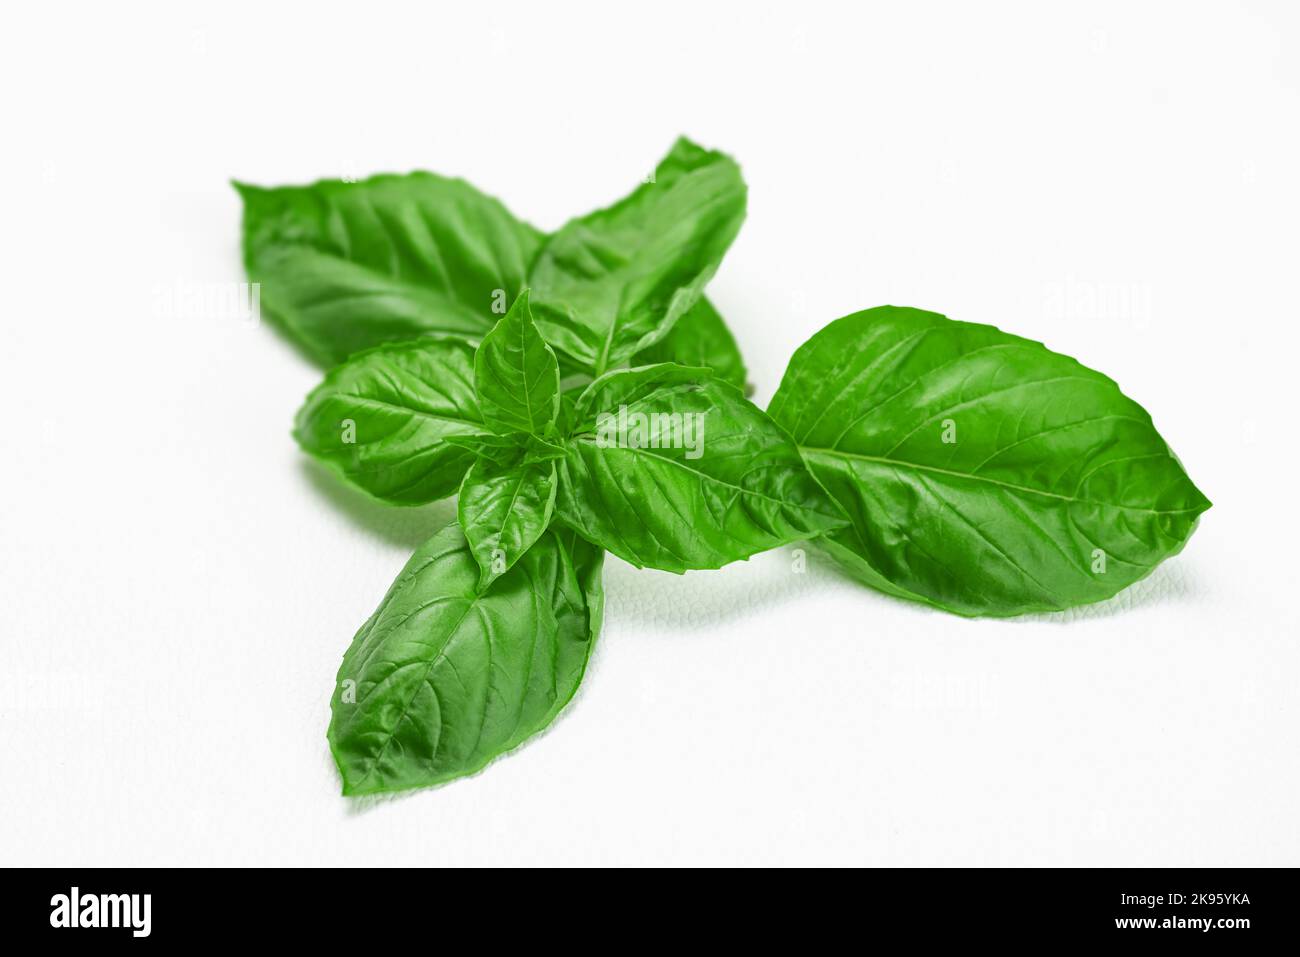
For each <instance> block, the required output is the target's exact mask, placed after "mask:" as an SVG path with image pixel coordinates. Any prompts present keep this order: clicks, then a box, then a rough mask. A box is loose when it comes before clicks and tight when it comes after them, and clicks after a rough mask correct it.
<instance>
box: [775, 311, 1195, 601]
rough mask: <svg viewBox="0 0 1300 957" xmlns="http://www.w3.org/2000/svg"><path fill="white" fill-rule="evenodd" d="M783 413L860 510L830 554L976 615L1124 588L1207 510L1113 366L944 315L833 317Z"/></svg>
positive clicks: (848, 507) (904, 590) (788, 390)
mask: <svg viewBox="0 0 1300 957" xmlns="http://www.w3.org/2000/svg"><path fill="white" fill-rule="evenodd" d="M769 411H770V413H771V415H772V417H773V418H774V419H775V420H776V421H777V422H778V423H780V424H781V425H782V426H784V427H785V429H786V430H787V431H789V433H790V434H791V435H792V436H793V437H794V439H795V441H796V442H798V443H799V446H800V448H801V451H802V452H803V455H804V458H805V459H806V460H807V462H808V464H809V466H810V467H811V468H812V471H813V473H814V474H815V475H816V476H817V478H818V479H819V480H820V481H821V483H822V484H823V485H824V486H825V487H826V489H827V490H828V491H829V492H830V493H831V495H832V496H834V498H835V500H836V501H837V502H839V504H840V505H841V506H842V507H843V508H844V510H845V511H846V512H847V513H848V514H849V516H850V518H851V519H852V526H851V527H850V528H847V529H844V530H841V531H837V532H834V533H833V534H832V535H830V536H829V537H828V542H829V545H830V548H831V551H832V553H834V554H835V555H836V556H837V557H839V558H840V559H842V560H843V561H844V562H845V563H846V565H847V566H848V567H849V569H850V570H851V571H853V572H854V573H856V574H857V575H858V576H859V577H860V578H861V579H862V580H863V581H865V582H867V583H868V584H871V585H873V586H875V587H878V588H882V589H883V590H885V591H888V592H889V593H891V594H895V595H899V596H902V597H909V598H914V599H917V600H920V601H924V602H929V603H931V604H933V605H936V606H938V607H940V608H944V609H947V610H949V611H954V612H957V613H959V614H963V615H1015V614H1020V613H1023V612H1031V611H1051V610H1058V609H1063V608H1069V607H1071V606H1074V605H1080V604H1084V603H1087V602H1095V601H1100V600H1102V599H1105V598H1109V597H1110V596H1112V595H1114V594H1115V593H1116V592H1118V591H1119V590H1120V589H1122V588H1125V587H1126V586H1128V585H1130V584H1132V583H1133V582H1135V581H1137V580H1138V579H1140V578H1142V577H1143V576H1144V575H1146V574H1148V573H1149V572H1150V571H1151V570H1152V569H1153V568H1155V567H1156V565H1158V564H1159V563H1160V562H1161V561H1163V560H1164V559H1165V558H1168V557H1169V556H1170V555H1173V554H1175V553H1176V552H1178V551H1179V550H1180V549H1181V548H1182V547H1183V545H1184V543H1185V542H1186V541H1187V539H1188V537H1189V536H1190V535H1191V533H1192V531H1193V529H1194V527H1195V524H1196V520H1197V516H1199V515H1200V514H1201V512H1203V511H1205V510H1206V509H1207V508H1209V507H1210V503H1209V502H1208V501H1207V500H1206V498H1205V496H1204V495H1202V494H1201V493H1200V491H1199V490H1198V489H1197V488H1196V486H1195V485H1193V484H1192V482H1191V480H1190V479H1189V478H1188V477H1187V474H1186V473H1185V472H1184V471H1183V468H1182V466H1181V465H1180V464H1179V462H1178V459H1177V458H1175V457H1174V455H1173V453H1172V452H1171V451H1170V450H1169V447H1168V446H1167V445H1166V444H1165V441H1164V439H1162V438H1161V437H1160V434H1159V433H1158V432H1156V430H1155V427H1154V426H1153V425H1152V423H1151V417H1150V416H1149V415H1148V414H1147V413H1146V411H1145V410H1143V408H1142V407H1141V406H1139V405H1138V404H1137V403H1136V402H1134V401H1133V400H1132V399H1129V398H1127V397H1126V396H1125V395H1124V394H1123V393H1121V392H1120V390H1119V387H1118V386H1117V385H1116V384H1115V383H1114V382H1113V381H1111V380H1110V379H1108V378H1107V377H1106V376H1104V375H1102V374H1101V373H1099V372H1094V371H1092V370H1091V369H1087V368H1085V367H1084V366H1082V365H1080V364H1079V363H1078V362H1076V361H1075V360H1074V359H1071V358H1068V357H1066V356H1062V355H1058V354H1057V353H1054V352H1051V351H1049V350H1048V349H1047V348H1045V347H1044V346H1043V345H1042V344H1040V343H1037V342H1032V341H1030V340H1028V339H1021V338H1019V337H1018V336H1013V335H1008V334H1007V333H1004V332H1000V331H999V330H997V329H995V328H993V327H992V326H983V325H973V324H970V323H964V322H954V321H952V320H949V319H946V318H945V317H943V316H940V315H938V314H936V313H932V312H922V311H920V310H917V309H902V308H896V307H893V306H884V307H881V308H879V309H868V310H866V311H865V312H859V313H854V314H853V315H850V316H845V317H844V318H843V319H839V320H837V321H835V322H833V323H831V324H830V325H829V326H827V327H826V328H825V329H823V330H822V331H821V332H819V333H817V335H815V336H813V337H812V339H810V340H809V341H808V342H807V343H805V344H804V345H803V346H801V347H800V348H799V350H798V351H797V352H796V353H795V355H794V358H793V359H792V360H791V362H790V367H789V369H788V370H787V371H786V374H785V378H784V379H783V380H782V382H781V387H780V388H779V389H778V390H777V393H776V396H775V397H774V398H773V400H772V404H771V407H770V409H769Z"/></svg>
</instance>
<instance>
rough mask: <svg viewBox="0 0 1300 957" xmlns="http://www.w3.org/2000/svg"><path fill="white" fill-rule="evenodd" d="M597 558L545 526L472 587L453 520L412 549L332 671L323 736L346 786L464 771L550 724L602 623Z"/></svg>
mask: <svg viewBox="0 0 1300 957" xmlns="http://www.w3.org/2000/svg"><path fill="white" fill-rule="evenodd" d="M601 558H602V556H601V552H600V550H599V549H596V548H593V547H591V546H590V545H588V544H587V543H586V542H583V541H582V540H581V539H578V538H577V537H576V536H574V535H572V533H567V532H566V533H558V534H557V533H556V532H547V533H546V534H544V535H543V536H542V537H541V538H540V539H538V541H537V543H536V544H535V545H534V546H533V547H532V548H531V549H529V550H528V552H527V554H525V555H524V556H523V557H522V558H521V559H520V560H519V562H518V563H517V564H516V565H515V567H514V568H512V569H511V570H510V571H508V572H507V573H506V574H505V575H503V576H501V578H499V579H498V580H497V581H496V582H494V583H493V584H492V586H491V587H490V588H488V589H487V590H486V591H485V592H483V593H481V594H480V593H479V592H478V579H479V568H478V565H477V563H476V562H475V561H474V557H473V556H472V555H471V554H470V550H469V546H468V545H467V544H466V541H465V536H464V535H463V534H462V533H461V530H460V528H459V526H457V525H454V524H453V525H449V526H448V527H447V528H445V529H444V530H443V531H441V532H439V533H438V534H437V535H435V536H434V537H433V538H431V539H430V540H429V541H428V542H426V543H425V544H424V545H423V546H421V547H420V549H419V550H418V551H416V553H415V554H414V555H412V556H411V560H410V561H409V562H408V563H407V565H406V568H405V569H403V570H402V573H401V575H399V576H398V579H397V581H396V582H394V583H393V586H392V588H391V589H389V592H388V595H387V596H386V597H385V598H384V600H383V602H382V603H381V604H380V606H379V608H378V610H377V611H376V612H375V613H374V614H373V615H372V616H371V617H370V620H369V621H367V622H366V624H365V625H363V626H362V628H361V630H360V631H359V632H357V635H356V637H355V638H353V640H352V646H351V647H350V648H349V649H348V651H347V654H346V655H345V656H344V658H343V665H342V667H341V668H340V669H339V673H338V683H337V687H336V689H335V692H334V696H333V699H332V701H331V707H332V710H333V720H331V722H330V727H329V742H330V750H331V751H332V752H333V754H334V760H335V762H336V763H337V764H338V768H339V772H340V773H341V774H342V776H343V793H344V794H349V795H358V794H372V793H376V792H380V791H400V790H404V789H407V788H417V787H425V786H428V785H432V784H439V783H441V782H444V781H449V780H452V779H453V778H458V777H461V776H463V775H466V774H472V773H473V772H475V771H477V770H479V769H480V768H482V767H483V766H484V765H485V764H487V763H488V762H489V761H491V760H492V759H493V758H495V757H497V756H498V755H500V754H502V753H504V752H506V751H508V750H510V749H511V748H514V747H516V746H517V745H519V744H520V743H521V742H523V741H524V740H525V739H527V738H529V737H531V736H532V735H534V734H536V733H537V732H538V731H541V730H542V729H543V728H545V727H546V726H547V725H548V724H550V723H551V721H552V720H553V719H554V718H555V716H556V714H557V713H559V711H560V709H561V708H563V707H564V705H565V704H567V703H568V701H569V699H570V698H572V697H573V693H574V691H576V690H577V687H578V683H579V682H580V681H581V680H582V674H583V671H584V670H585V669H586V666H587V659H588V657H589V656H590V654H591V649H592V646H593V645H594V643H595V640H596V634H597V632H598V631H599V629H600V618H601V610H602V607H603V595H602V590H601V584H600V574H601Z"/></svg>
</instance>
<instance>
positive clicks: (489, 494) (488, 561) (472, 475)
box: [457, 458, 555, 590]
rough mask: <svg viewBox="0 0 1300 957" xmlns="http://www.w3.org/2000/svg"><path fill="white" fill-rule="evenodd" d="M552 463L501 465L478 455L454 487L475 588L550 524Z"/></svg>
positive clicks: (508, 564)
mask: <svg viewBox="0 0 1300 957" xmlns="http://www.w3.org/2000/svg"><path fill="white" fill-rule="evenodd" d="M554 508H555V462H554V461H549V462H537V463H529V464H520V465H515V466H510V467H502V466H500V465H497V464H495V463H493V462H489V461H487V460H486V459H482V458H480V459H478V460H477V461H476V462H475V463H474V464H473V465H472V466H470V470H469V472H467V473H466V474H465V481H464V482H463V483H462V484H461V487H460V497H459V500H458V502H457V514H458V516H459V518H460V527H461V528H462V529H463V530H464V532H465V538H466V539H467V540H468V541H469V547H470V551H471V552H473V553H474V558H475V560H477V561H478V564H479V568H480V569H482V575H481V576H480V578H479V589H480V590H481V589H483V588H486V587H487V586H488V585H489V584H491V583H492V582H494V581H495V580H496V579H497V578H499V577H500V576H501V575H503V574H504V573H505V572H506V570H507V569H509V568H510V567H511V566H512V565H514V563H515V562H516V561H518V560H519V557H520V556H521V555H523V554H524V553H525V552H526V551H528V549H529V548H530V547H532V544H533V542H535V541H537V539H538V537H539V536H540V535H541V534H542V532H544V531H546V527H547V526H548V525H550V524H551V513H552V511H553V510H554Z"/></svg>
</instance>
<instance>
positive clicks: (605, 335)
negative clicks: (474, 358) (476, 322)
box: [528, 139, 745, 375]
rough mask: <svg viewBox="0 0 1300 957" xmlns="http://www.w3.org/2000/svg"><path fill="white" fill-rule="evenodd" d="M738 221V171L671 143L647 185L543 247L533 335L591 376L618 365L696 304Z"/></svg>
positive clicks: (536, 270) (741, 185) (723, 159)
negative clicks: (568, 357)
mask: <svg viewBox="0 0 1300 957" xmlns="http://www.w3.org/2000/svg"><path fill="white" fill-rule="evenodd" d="M744 218H745V182H744V180H743V179H742V178H741V175H740V167H738V166H737V165H736V163H735V162H734V161H733V160H732V159H731V158H730V157H728V156H725V155H723V154H722V153H717V152H712V151H709V150H704V149H701V148H700V147H699V146H696V145H695V144H694V143H691V142H690V141H688V140H686V139H680V140H678V141H677V143H676V145H674V146H673V149H672V152H670V153H669V154H668V156H667V157H666V158H665V159H664V160H663V161H662V162H661V163H660V164H659V166H658V167H657V168H656V169H655V175H654V177H653V181H652V182H648V183H644V184H642V185H641V186H640V187H639V188H638V189H637V190H636V191H635V192H633V193H632V194H631V195H630V196H628V197H626V198H625V199H623V200H621V201H620V202H618V203H616V204H614V205H613V206H610V207H608V208H606V209H602V210H598V211H596V212H594V213H590V214H588V215H586V216H583V217H580V218H578V219H574V220H571V221H570V222H569V223H567V224H566V225H565V226H564V227H563V228H562V229H560V231H559V232H557V233H555V234H554V235H553V236H552V237H551V238H550V239H549V240H548V241H547V243H546V245H545V246H544V247H543V248H542V251H541V253H540V254H539V255H538V257H537V261H536V262H535V263H534V265H533V268H532V270H531V271H530V273H529V279H528V283H529V285H530V286H531V287H532V292H533V311H534V312H535V314H536V316H537V324H538V328H540V329H541V332H542V335H543V336H545V337H546V340H547V341H548V342H550V343H551V344H552V345H553V346H555V347H556V348H558V349H561V350H563V351H564V352H566V353H568V355H569V356H570V357H572V358H573V359H575V360H577V362H578V363H580V364H581V365H583V366H585V367H586V368H587V369H589V370H591V371H592V372H594V374H596V375H599V374H601V373H603V372H604V371H605V370H607V369H610V368H612V367H615V366H617V365H619V364H620V363H622V362H624V361H626V360H627V359H628V358H630V357H631V356H632V355H633V354H634V353H636V352H637V351H639V350H641V349H644V348H646V347H647V346H649V345H651V344H652V343H654V342H655V341H657V340H658V339H660V338H662V337H663V336H664V335H666V334H667V332H668V331H669V330H670V329H671V328H672V326H673V323H675V322H676V321H677V319H678V318H679V317H680V316H682V315H683V314H685V313H686V311H687V310H689V309H690V308H691V306H693V305H694V304H695V302H696V300H698V299H699V297H700V293H701V291H702V290H703V289H704V286H705V284H706V283H708V281H709V279H710V278H711V277H712V276H713V273H714V271H715V270H716V269H717V268H718V264H719V263H720V262H721V261H722V256H723V254H724V253H725V252H726V251H727V247H728V246H730V245H731V241H732V240H733V239H734V238H735V236H736V233H737V231H738V230H739V229H740V224H741V222H742V221H743V220H744Z"/></svg>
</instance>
